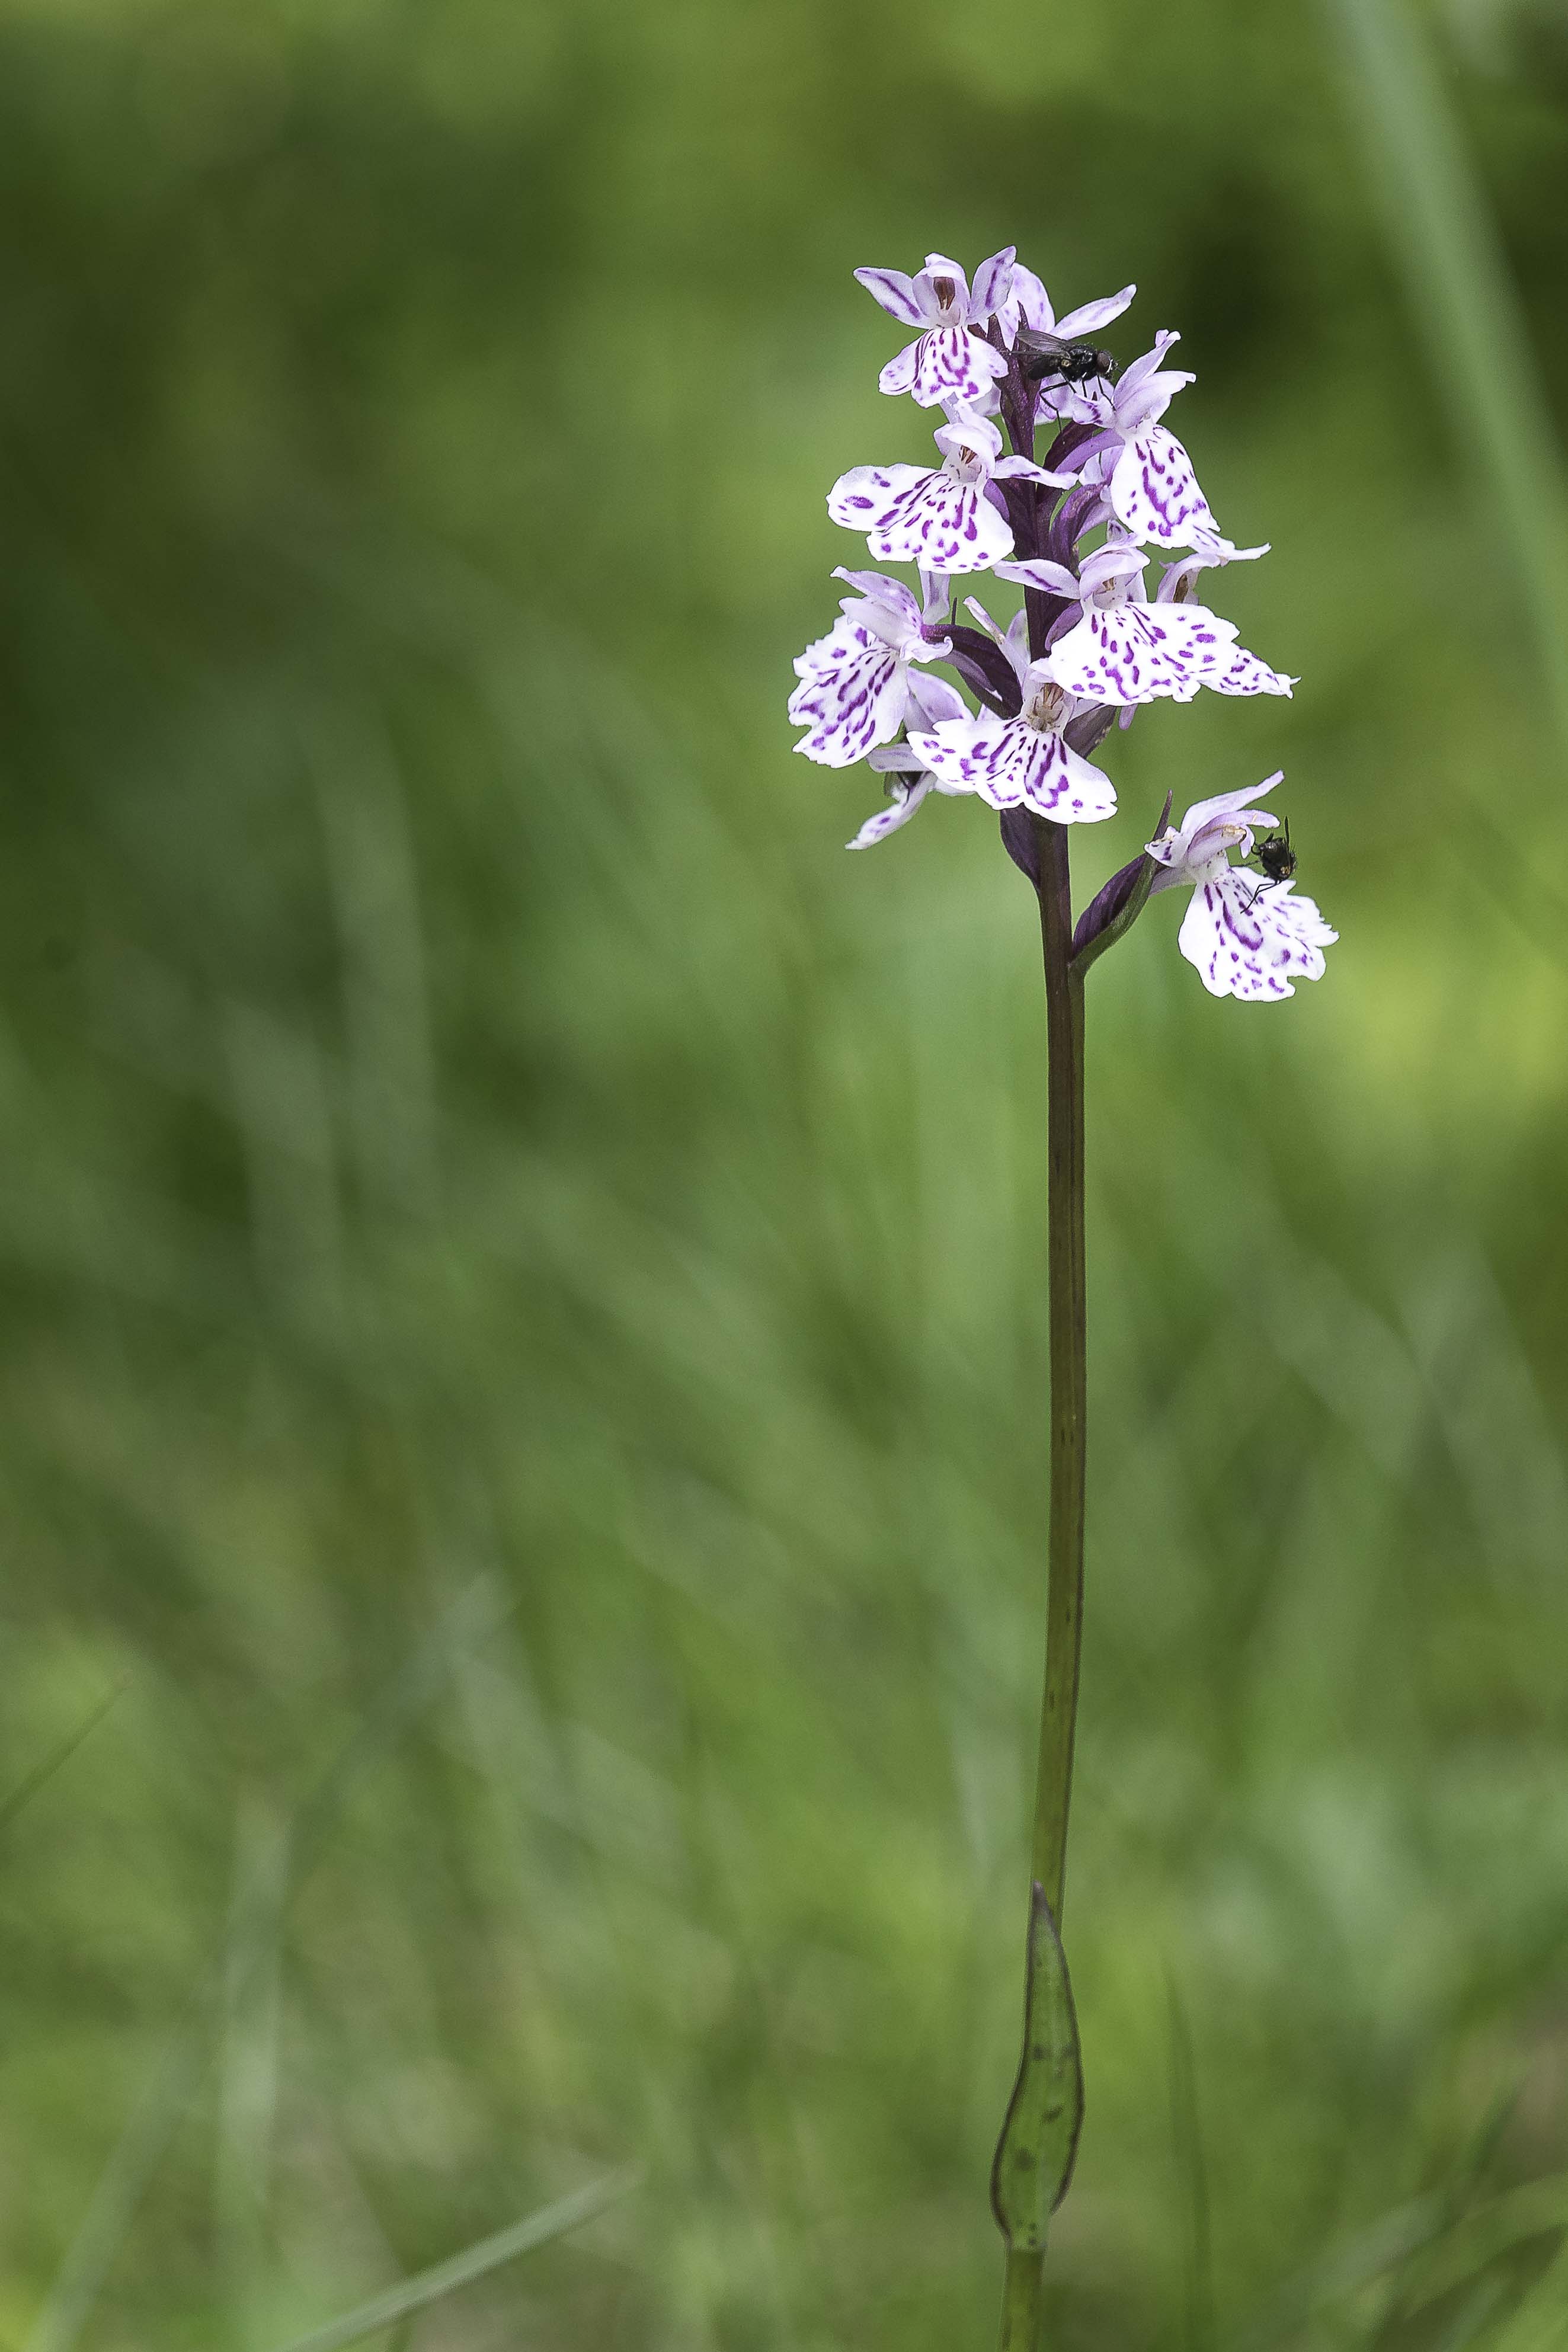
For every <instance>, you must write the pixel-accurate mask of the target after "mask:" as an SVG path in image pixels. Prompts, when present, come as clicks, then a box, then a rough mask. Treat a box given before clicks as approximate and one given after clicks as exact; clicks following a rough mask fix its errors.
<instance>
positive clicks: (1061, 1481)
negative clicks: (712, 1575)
mask: <svg viewBox="0 0 1568 2352" xmlns="http://www.w3.org/2000/svg"><path fill="white" fill-rule="evenodd" d="M1036 833H1037V839H1038V841H1039V848H1040V937H1041V945H1042V947H1043V949H1044V952H1045V967H1046V1036H1047V1055H1048V1060H1047V1113H1046V1116H1047V1175H1046V1213H1047V1252H1048V1267H1049V1316H1050V1378H1051V1442H1050V1470H1051V1499H1050V1532H1049V1544H1048V1580H1047V1596H1046V1678H1045V1691H1044V1695H1043V1697H1042V1701H1041V1706H1040V1745H1039V1759H1038V1764H1037V1770H1036V1778H1035V1826H1034V1835H1033V1839H1032V1842H1031V1848H1030V1864H1029V1875H1030V1878H1031V1880H1033V1881H1035V1882H1037V1884H1038V1885H1041V1886H1043V1887H1044V1889H1045V1891H1046V1897H1047V1901H1048V1903H1049V1904H1050V1906H1051V1911H1052V1914H1053V1916H1054V1917H1055V1919H1056V1921H1057V1924H1058V1929H1059V1927H1060V1924H1061V1916H1062V1900H1063V1895H1064V1893H1065V1889H1066V1879H1067V1838H1068V1804H1069V1802H1070V1800H1071V1795H1072V1760H1073V1734H1074V1729H1075V1727H1076V1724H1077V1719H1078V1681H1079V1644H1080V1641H1081V1635H1082V1627H1083V1509H1084V1435H1085V1405H1086V1365H1087V1349H1086V1344H1085V1340H1086V1328H1085V1277H1084V1197H1083V1196H1084V1169H1083V977H1082V974H1081V972H1077V971H1073V969H1072V963H1071V957H1072V907H1071V898H1070V889H1069V881H1068V836H1067V832H1066V828H1065V827H1064V826H1061V825H1056V824H1045V823H1041V824H1037V827H1036ZM1044 2274H1045V2255H1044V2253H1043V2252H1038V2253H1035V2252H1026V2251H1024V2250H1023V2249H1020V2248H1016V2247H1010V2248H1009V2249H1008V2252H1007V2271H1006V2280H1005V2289H1004V2294H1003V2303H1002V2338H1001V2345H1002V2352H1037V2347H1038V2345H1039V2342H1040V2330H1041V2307H1042V2297H1043V2292H1044V2283H1045V2279H1044Z"/></svg>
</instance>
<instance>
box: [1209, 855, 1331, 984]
mask: <svg viewBox="0 0 1568 2352" xmlns="http://www.w3.org/2000/svg"><path fill="white" fill-rule="evenodd" d="M1337 936H1338V935H1337V933H1335V932H1333V931H1331V930H1330V929H1329V927H1328V925H1327V924H1326V923H1325V922H1324V921H1323V919H1322V917H1321V915H1320V914H1319V912H1318V909H1317V907H1316V906H1315V905H1314V903H1313V901H1312V900H1311V899H1310V898H1300V899H1298V898H1292V897H1291V896H1290V894H1289V884H1288V883H1279V884H1275V883H1268V882H1258V881H1257V880H1256V879H1255V878H1254V877H1251V876H1249V875H1247V874H1245V873H1243V872H1241V871H1240V870H1239V869H1237V868H1234V867H1233V868H1231V869H1230V870H1228V871H1227V872H1226V873H1225V874H1223V875H1220V876H1218V877H1216V878H1215V880H1213V881H1210V882H1203V883H1200V884H1199V885H1198V887H1197V888H1196V889H1195V890H1194V892H1193V898H1192V904H1191V905H1190V906H1189V908H1187V911H1186V915H1185V917H1184V920H1183V923H1182V929H1181V932H1180V935H1179V938H1178V942H1177V943H1178V945H1179V946H1180V948H1181V950H1182V953H1183V954H1184V956H1185V957H1186V959H1187V961H1188V962H1189V963H1190V964H1192V965H1193V966H1194V968H1195V970H1196V971H1197V973H1198V977H1199V978H1200V979H1201V980H1202V982H1203V984H1204V986H1205V988H1206V989H1207V990H1208V992H1209V994H1210V995H1211V996H1239V997H1243V998H1246V999H1248V1000H1250V1001H1251V1002H1253V1003H1266V1002H1268V1001H1269V1000H1270V999H1275V998H1279V997H1281V996H1293V995H1294V994H1295V988H1294V986H1293V985H1292V982H1294V981H1297V980H1319V979H1321V977H1322V972H1323V955H1322V950H1323V949H1324V948H1325V947H1327V946H1329V945H1331V943H1332V941H1333V940H1334V939H1335V938H1336V937H1337Z"/></svg>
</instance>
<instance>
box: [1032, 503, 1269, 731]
mask: <svg viewBox="0 0 1568 2352" xmlns="http://www.w3.org/2000/svg"><path fill="white" fill-rule="evenodd" d="M1148 561H1149V559H1148V557H1147V556H1146V555H1143V554H1141V553H1140V551H1138V549H1137V548H1135V547H1131V546H1128V545H1127V544H1126V543H1125V542H1124V541H1113V542H1112V543H1111V544H1110V546H1108V547H1101V548H1099V549H1097V550H1096V551H1095V552H1094V553H1093V554H1092V555H1089V556H1086V557H1085V558H1084V560H1083V562H1082V564H1081V565H1080V566H1079V570H1078V572H1076V573H1075V572H1070V571H1069V570H1068V567H1067V566H1066V565H1065V564H1062V563H1051V562H1045V561H1043V560H1041V559H1039V558H1036V559H1033V560H1031V561H1028V562H1016V563H1014V562H1006V561H1003V562H998V564H997V566H996V570H997V573H998V575H999V577H1001V578H1002V579H1004V580H1016V581H1018V582H1021V583H1023V585H1024V586H1026V587H1029V588H1043V589H1045V590H1046V591H1047V593H1049V594H1051V595H1055V596H1063V597H1066V598H1067V599H1068V604H1069V609H1070V607H1071V606H1072V605H1075V604H1076V605H1077V606H1078V608H1079V618H1078V620H1077V621H1076V622H1074V623H1071V624H1070V625H1068V626H1066V627H1065V628H1064V629H1063V631H1062V634H1061V635H1059V636H1058V637H1057V638H1056V639H1055V640H1054V641H1053V643H1052V644H1051V646H1050V648H1049V651H1050V661H1051V673H1052V676H1053V677H1055V678H1056V679H1057V681H1058V684H1059V685H1062V686H1065V687H1066V688H1068V692H1069V693H1071V694H1076V695H1079V696H1080V697H1081V698H1083V699H1084V700H1085V701H1088V702H1103V703H1112V704H1116V705H1118V706H1120V707H1121V708H1123V709H1127V708H1131V707H1132V706H1134V705H1136V704H1139V703H1143V702H1155V701H1158V700H1160V699H1161V698H1163V697H1165V696H1169V697H1170V698H1172V699H1173V700H1174V701H1177V702H1191V701H1192V699H1193V698H1194V695H1195V694H1196V693H1197V691H1198V688H1200V687H1201V686H1206V687H1209V688H1212V689H1213V690H1214V691H1215V693H1217V694H1289V691H1290V689H1291V688H1292V687H1293V686H1294V684H1295V682H1296V681H1295V680H1294V678H1289V677H1284V676H1282V675H1281V674H1280V672H1279V671H1278V670H1272V669H1269V668H1268V666H1267V664H1265V663H1263V662H1260V661H1259V660H1258V656H1256V655H1255V654H1249V653H1248V652H1247V650H1246V648H1245V647H1244V646H1238V645H1237V642H1236V637H1237V628H1236V624H1235V622H1234V621H1222V620H1221V619H1220V617H1219V615H1218V614H1216V613H1211V612H1210V611H1209V609H1208V607H1207V605H1206V604H1191V603H1188V602H1186V601H1178V599H1177V597H1176V595H1175V593H1174V589H1173V593H1172V594H1171V595H1170V596H1169V597H1168V598H1166V599H1165V600H1164V601H1159V600H1156V602H1155V603H1154V604H1150V603H1149V602H1148V601H1147V596H1146V593H1145V589H1144V584H1143V573H1144V570H1145V567H1146V566H1147V563H1148ZM1065 617H1066V616H1065V615H1064V619H1065Z"/></svg>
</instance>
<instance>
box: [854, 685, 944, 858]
mask: <svg viewBox="0 0 1568 2352" xmlns="http://www.w3.org/2000/svg"><path fill="white" fill-rule="evenodd" d="M921 688H923V689H924V690H925V693H926V696H927V698H928V700H929V702H930V708H929V709H928V711H927V718H928V719H929V722H930V724H931V725H932V726H936V725H938V724H939V723H941V722H942V721H943V720H945V719H963V718H966V717H967V716H968V712H967V709H966V708H965V705H964V700H963V696H962V695H961V694H958V693H956V692H955V691H954V689H953V688H952V687H951V686H949V685H947V683H946V682H945V680H943V679H942V678H940V677H923V678H921ZM939 698H942V699H939ZM866 764H867V766H868V768H875V769H877V770H878V771H879V773H880V774H882V775H884V776H886V777H887V779H888V783H887V791H888V805H887V807H886V808H880V809H878V810H877V812H876V814H874V815H872V816H868V818H867V819H866V822H865V824H863V825H862V826H861V827H860V830H859V832H858V834H857V835H855V838H854V840H853V841H850V842H847V843H846V844H845V846H846V848H848V849H869V848H871V846H872V845H873V844H874V843H876V842H879V841H885V840H886V839H887V837H888V835H889V834H890V833H897V832H898V830H899V827H900V825H904V824H908V823H909V821H910V817H912V816H913V814H914V813H915V811H916V809H918V808H919V807H920V805H921V802H922V801H923V800H924V799H925V797H926V795H927V794H928V793H933V792H935V793H949V794H955V793H958V792H960V791H962V790H963V787H962V786H959V785H954V784H949V783H945V782H942V779H941V777H939V776H936V775H934V774H933V773H932V772H931V768H930V767H929V765H928V764H927V761H926V759H925V756H924V754H923V753H922V752H921V751H917V750H916V749H915V746H914V741H913V739H912V738H911V737H909V736H906V737H905V738H904V740H903V741H902V742H900V743H886V744H883V745H882V746H881V747H880V749H879V750H878V751H873V752H872V753H871V754H870V755H869V757H868V760H867V762H866Z"/></svg>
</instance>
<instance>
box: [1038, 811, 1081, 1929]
mask: <svg viewBox="0 0 1568 2352" xmlns="http://www.w3.org/2000/svg"><path fill="white" fill-rule="evenodd" d="M1039 831H1040V834H1041V835H1042V836H1043V837H1042V839H1041V842H1040V934H1041V942H1042V945H1043V947H1044V950H1045V964H1046V1037H1047V1055H1048V1062H1047V1108H1046V1118H1047V1168H1046V1214H1047V1250H1048V1264H1049V1281H1050V1294H1049V1296H1050V1367H1051V1510H1050V1538H1049V1555H1048V1558H1049V1569H1048V1584H1047V1599H1046V1685H1045V1693H1044V1696H1043V1699H1042V1702H1041V1706H1040V1750H1039V1764H1038V1769H1037V1774H1036V1780H1035V1833H1034V1842H1033V1846H1032V1849H1031V1857H1030V1869H1029V1875H1030V1878H1031V1879H1032V1880H1035V1881H1037V1882H1038V1884H1039V1885H1041V1886H1043V1887H1044V1888H1045V1890H1046V1898H1047V1902H1048V1903H1049V1904H1050V1906H1051V1911H1052V1915H1053V1916H1054V1917H1055V1919H1056V1922H1057V1928H1058V1933H1059V1932H1060V1929H1061V1921H1062V1898H1063V1894H1064V1892H1065V1886H1066V1877H1067V1840H1068V1801H1069V1800H1070V1798H1071V1794H1072V1756H1073V1731H1074V1727H1075V1725H1076V1722H1077V1718H1078V1670H1079V1643H1080V1640H1081V1635H1082V1627H1083V1498H1084V1433H1085V1412H1086V1402H1087V1398H1086V1386H1087V1381H1086V1370H1087V1357H1088V1350H1087V1347H1086V1337H1085V1298H1084V1212H1083V1191H1084V1181H1083V979H1082V975H1081V974H1080V973H1079V972H1076V971H1074V970H1073V969H1072V963H1071V957H1072V906H1071V899H1070V896H1069V888H1068V836H1067V832H1066V828H1065V827H1064V826H1061V825H1055V824H1042V825H1041V826H1040V828H1039Z"/></svg>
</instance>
